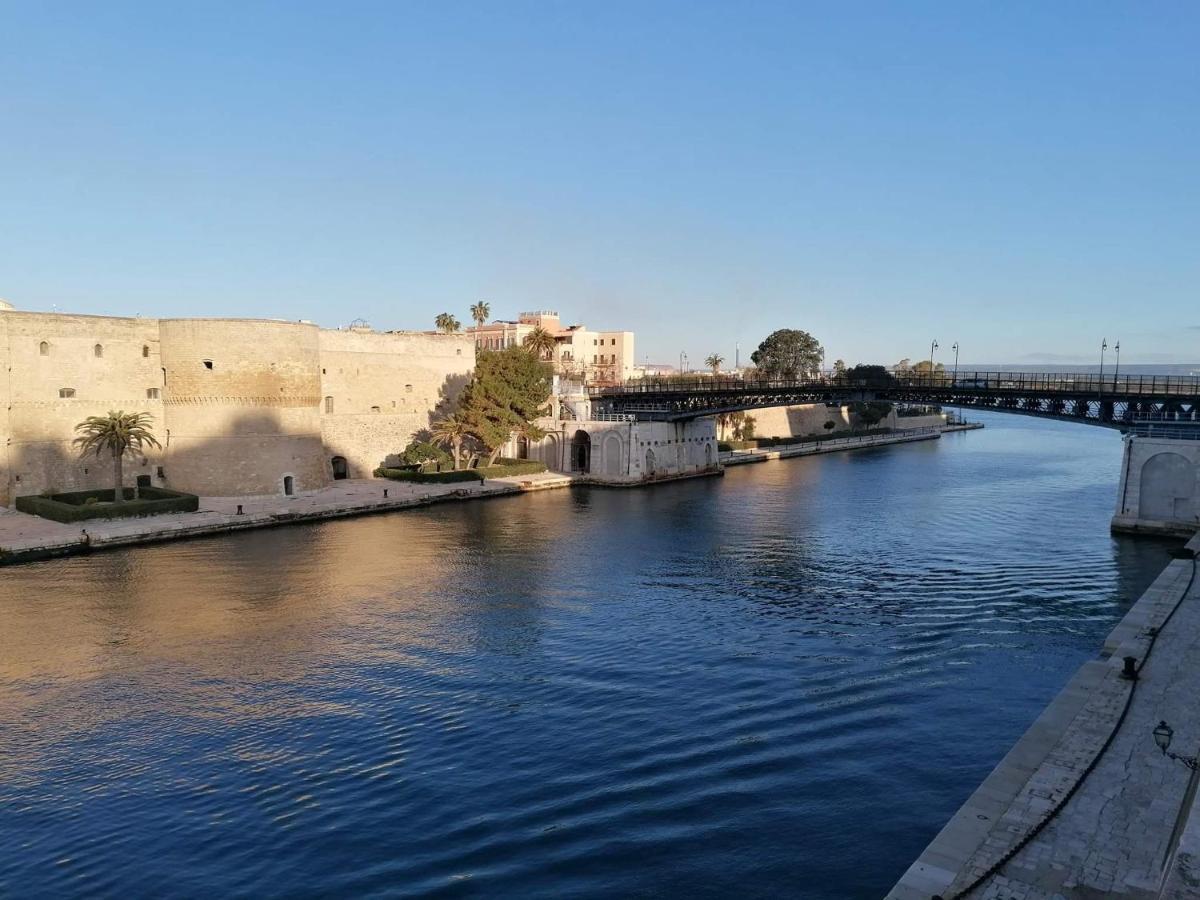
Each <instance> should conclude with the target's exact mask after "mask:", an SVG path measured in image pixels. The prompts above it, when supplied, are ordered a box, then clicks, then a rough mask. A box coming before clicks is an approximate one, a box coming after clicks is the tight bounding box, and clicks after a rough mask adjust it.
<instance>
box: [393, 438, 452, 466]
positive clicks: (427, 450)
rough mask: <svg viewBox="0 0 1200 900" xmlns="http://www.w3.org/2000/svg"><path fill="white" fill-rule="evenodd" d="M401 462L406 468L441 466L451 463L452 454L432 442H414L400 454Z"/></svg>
mask: <svg viewBox="0 0 1200 900" xmlns="http://www.w3.org/2000/svg"><path fill="white" fill-rule="evenodd" d="M400 462H401V464H403V465H406V466H426V465H429V464H430V463H436V464H437V465H438V466H441V464H442V463H447V462H450V454H449V453H447V452H446V451H445V450H443V449H442V448H441V447H439V446H438V445H437V444H434V443H432V442H431V441H420V440H414V441H410V442H409V444H408V446H407V447H405V448H404V452H403V453H401V454H400Z"/></svg>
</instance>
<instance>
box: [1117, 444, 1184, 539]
mask: <svg viewBox="0 0 1200 900" xmlns="http://www.w3.org/2000/svg"><path fill="white" fill-rule="evenodd" d="M1112 528H1113V531H1129V532H1147V533H1152V534H1181V535H1187V534H1192V533H1193V532H1195V531H1197V530H1200V440H1180V439H1174V438H1161V437H1141V436H1138V435H1130V436H1129V437H1126V438H1125V457H1124V460H1123V461H1122V464H1121V487H1120V490H1119V492H1118V498H1117V512H1116V515H1114V516H1113V520H1112Z"/></svg>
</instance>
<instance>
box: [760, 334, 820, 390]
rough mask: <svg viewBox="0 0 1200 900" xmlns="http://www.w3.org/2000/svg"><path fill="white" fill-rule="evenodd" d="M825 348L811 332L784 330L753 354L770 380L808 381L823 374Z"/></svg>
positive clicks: (766, 341)
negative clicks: (820, 373) (810, 377)
mask: <svg viewBox="0 0 1200 900" xmlns="http://www.w3.org/2000/svg"><path fill="white" fill-rule="evenodd" d="M822 352H823V351H822V350H821V344H820V342H819V341H818V340H817V339H816V338H815V337H813V336H812V335H811V334H809V333H808V332H807V331H798V330H796V329H793V328H781V329H779V330H778V331H773V332H771V334H769V335H767V339H766V340H765V341H763V342H762V343H761V344H759V345H758V349H757V350H755V351H754V352H753V353H751V354H750V359H751V360H752V361H753V362H754V364H755V365H756V366H758V369H759V373H760V375H761V376H762V377H763V378H767V379H785V380H793V379H797V378H806V377H808V376H810V375H812V374H813V373H815V372H819V371H820V370H821V354H822Z"/></svg>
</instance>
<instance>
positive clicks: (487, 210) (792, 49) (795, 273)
mask: <svg viewBox="0 0 1200 900" xmlns="http://www.w3.org/2000/svg"><path fill="white" fill-rule="evenodd" d="M1198 48H1200V4H1196V3H1194V2H1186V3H1155V2H1129V3H1112V2H1102V0H1091V2H1084V3H1069V2H1052V3H1047V2H1044V0H1039V2H1007V0H1006V2H1004V3H983V2H949V0H943V2H937V3H923V2H917V0H914V2H904V3H894V2H889V3H868V2H853V0H851V2H830V3H803V2H798V0H792V2H785V3H770V2H758V0H749V2H726V3H720V4H708V3H701V2H685V3H665V2H661V3H659V2H647V0H643V2H636V3H625V2H612V0H605V2H603V3H592V4H583V3H573V2H543V3H525V2H520V0H511V2H507V0H506V2H503V3H501V2H483V0H480V2H473V3H465V2H463V3H454V2H436V3H435V2H425V3H420V4H418V3H401V2H394V0H393V2H383V3H365V2H345V3H336V4H334V3H305V2H300V0H295V2H287V3H278V4H274V3H255V2H245V0H239V2H233V3H221V2H216V0H205V2H193V3H190V4H188V3H161V2H154V3H149V2H148V3H122V2H117V0H110V2H106V3H103V4H100V3H92V2H75V3H70V2H58V3H39V2H35V0H28V2H24V0H23V2H7V0H0V297H4V298H5V299H7V300H8V301H9V302H11V303H13V304H14V305H16V306H17V307H18V308H20V309H33V310H50V309H58V310H60V311H70V312H80V313H92V314H106V315H142V316H164V317H165V316H254V317H269V318H282V319H310V320H313V321H316V322H318V323H320V324H322V325H326V326H331V327H333V326H339V325H344V324H346V323H348V322H349V321H350V320H352V319H355V318H359V317H361V318H364V319H366V320H368V321H369V322H371V323H372V325H374V326H375V327H376V328H379V329H406V328H417V329H423V328H430V327H432V322H433V318H434V316H435V315H436V314H437V313H439V312H442V311H450V312H453V313H455V314H456V315H457V316H458V317H459V318H460V319H461V320H463V321H464V323H465V322H468V321H469V315H468V312H467V308H468V307H469V306H470V305H471V304H472V303H474V302H475V301H477V300H481V299H482V300H486V301H488V302H489V304H490V305H491V310H492V315H493V317H496V318H515V316H516V314H517V313H518V312H520V311H522V310H526V309H547V308H549V309H557V310H559V311H560V312H561V314H562V316H563V318H564V320H566V321H568V322H572V323H575V322H582V323H586V324H587V325H588V326H589V327H592V328H596V329H611V330H632V331H635V332H636V333H637V342H638V357H639V361H643V360H646V359H649V360H650V361H652V362H662V363H670V362H674V361H677V360H678V357H679V353H680V352H681V351H683V352H686V353H687V354H688V356H689V358H690V359H691V360H692V363H693V365H696V363H697V361H699V360H702V359H703V358H704V357H705V356H706V355H708V354H710V353H719V354H721V355H723V356H725V357H726V358H727V359H728V360H730V361H732V359H733V358H734V356H735V347H736V346H737V345H738V344H740V346H741V356H742V360H743V362H744V361H745V359H746V358H747V356H748V355H749V353H750V352H751V351H752V350H753V349H754V347H755V346H757V344H758V342H759V341H760V340H762V338H763V337H765V336H766V335H767V334H768V333H769V332H771V331H773V330H774V329H776V328H802V329H805V330H807V331H809V332H811V333H812V334H813V335H815V336H816V337H817V338H818V339H819V340H820V341H821V342H822V343H823V344H824V346H825V347H826V350H827V359H828V360H829V361H832V360H833V359H835V358H842V359H845V360H846V362H848V363H851V364H853V363H856V362H867V363H872V362H874V363H894V362H895V361H896V360H898V359H901V358H903V357H910V358H913V359H920V358H928V352H929V348H930V342H931V341H932V340H934V339H936V340H937V341H938V343H939V345H940V349H939V351H938V360H939V361H947V362H949V355H948V354H949V353H950V351H949V349H948V348H950V346H951V345H952V344H953V343H954V342H956V341H957V342H958V343H959V345H960V347H961V355H962V359H963V361H964V362H972V361H973V362H978V363H982V362H1001V361H1003V362H1010V363H1014V364H1017V363H1034V362H1036V363H1056V362H1057V363H1090V362H1093V361H1095V359H1096V357H1097V356H1098V354H1099V347H1100V343H1101V340H1102V339H1104V338H1107V340H1108V343H1109V344H1110V345H1111V344H1113V343H1114V342H1115V341H1117V340H1119V341H1120V342H1121V345H1122V362H1123V363H1124V362H1125V361H1128V362H1129V363H1136V362H1145V363H1152V362H1153V363H1158V362H1195V361H1200V352H1198V351H1200V347H1198V343H1200V307H1198V306H1197V302H1196V300H1197V285H1198V284H1200V127H1198V126H1200V99H1198V98H1200V49H1198Z"/></svg>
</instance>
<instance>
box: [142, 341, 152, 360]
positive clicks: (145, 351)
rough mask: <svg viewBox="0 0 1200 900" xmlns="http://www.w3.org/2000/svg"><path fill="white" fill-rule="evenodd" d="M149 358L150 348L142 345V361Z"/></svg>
mask: <svg viewBox="0 0 1200 900" xmlns="http://www.w3.org/2000/svg"><path fill="white" fill-rule="evenodd" d="M149 358H150V347H149V346H147V345H146V344H142V359H149Z"/></svg>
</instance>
